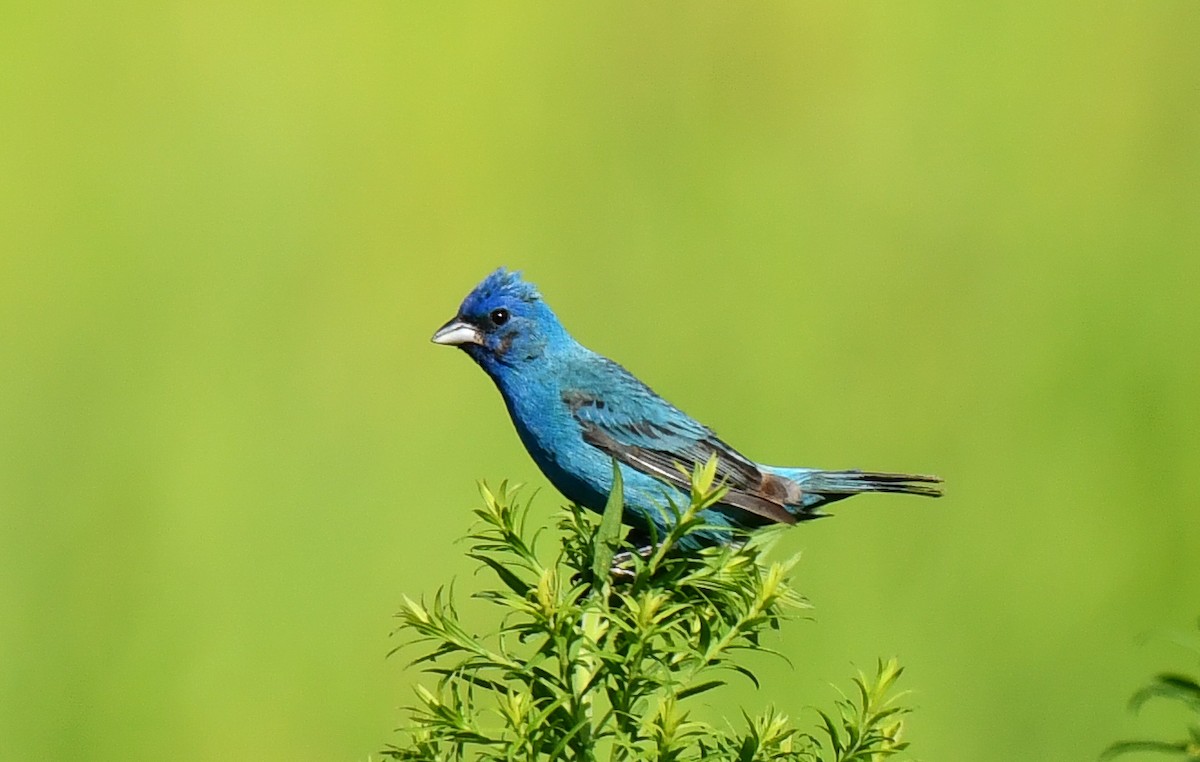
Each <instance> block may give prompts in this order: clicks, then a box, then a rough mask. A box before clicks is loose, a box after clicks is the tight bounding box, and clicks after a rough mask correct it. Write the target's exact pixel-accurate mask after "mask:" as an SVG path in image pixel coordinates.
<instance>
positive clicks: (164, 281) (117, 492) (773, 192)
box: [0, 0, 1200, 762]
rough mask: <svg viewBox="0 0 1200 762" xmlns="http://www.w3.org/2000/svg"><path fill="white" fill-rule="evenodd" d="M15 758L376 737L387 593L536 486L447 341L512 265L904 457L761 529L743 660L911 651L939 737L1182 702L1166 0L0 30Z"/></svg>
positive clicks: (780, 403) (641, 340)
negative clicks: (505, 496) (755, 619)
mask: <svg viewBox="0 0 1200 762" xmlns="http://www.w3.org/2000/svg"><path fill="white" fill-rule="evenodd" d="M0 20H2V23H0V115H2V118H0V247H2V249H0V758H3V759H6V760H7V759H12V760H34V759H65V758H68V757H73V758H81V759H98V760H100V759H103V760H140V759H158V758H163V757H169V758H172V759H179V760H214V759H289V758H290V759H313V760H334V759H344V760H365V759H367V758H368V757H369V756H371V755H373V754H377V752H378V750H379V749H380V748H382V746H383V745H384V744H386V743H388V742H389V741H393V740H394V736H393V734H392V729H393V728H394V727H395V726H396V725H398V724H399V722H400V717H401V715H400V712H399V709H398V707H400V706H401V705H403V704H406V703H408V701H409V699H410V696H411V685H412V681H413V676H412V675H411V674H409V673H408V672H407V671H406V669H405V665H404V661H403V660H401V659H388V658H385V655H386V653H387V652H388V650H389V648H391V647H392V645H394V643H393V642H392V641H390V640H389V631H390V630H391V628H392V626H393V622H392V620H391V615H392V613H393V612H394V611H395V610H396V609H397V607H398V603H399V601H400V598H401V595H402V594H404V593H408V594H411V595H417V594H420V593H422V592H426V593H427V592H430V591H432V590H434V589H435V588H436V587H437V586H439V585H442V584H444V583H446V582H448V581H449V580H450V579H452V578H457V579H458V588H459V590H460V591H462V592H467V591H469V590H471V589H474V588H477V587H479V586H482V585H483V584H485V582H486V580H485V579H483V578H481V577H473V576H471V572H470V569H471V566H470V565H469V564H467V563H466V562H465V561H464V559H463V557H462V553H463V546H462V545H461V544H456V542H455V541H456V539H457V538H459V537H461V536H462V535H463V534H464V532H465V530H466V529H467V528H468V526H469V525H470V524H471V517H470V509H471V508H472V507H473V506H474V505H475V504H476V500H477V495H476V487H475V482H476V480H477V479H484V478H486V479H489V480H499V479H502V478H508V479H512V480H515V481H520V482H525V483H527V484H528V485H530V488H531V489H533V488H541V489H540V491H539V492H538V495H537V497H536V499H535V512H536V515H537V516H539V517H541V518H542V519H544V520H547V521H548V520H550V517H551V516H552V514H553V511H554V509H555V507H556V505H557V504H558V502H559V501H558V497H557V495H556V494H555V493H554V492H553V490H552V489H550V488H549V487H548V486H547V485H546V483H545V481H544V480H543V478H542V477H541V476H540V474H538V473H537V471H536V469H535V468H534V466H533V465H532V463H531V462H530V460H529V459H528V457H527V456H526V455H525V453H524V452H523V450H522V449H521V447H520V445H519V443H518V441H517V439H516V436H515V435H514V433H513V431H512V429H511V426H510V424H509V421H508V419H507V416H506V415H505V413H504V410H503V406H502V405H501V402H500V400H499V397H498V395H497V394H496V392H495V391H494V390H493V389H492V388H491V385H490V383H489V381H488V380H487V379H486V377H485V376H484V375H483V374H482V373H481V372H479V371H478V370H477V369H476V368H475V367H474V366H473V365H472V364H471V363H470V362H469V361H468V359H467V358H466V357H465V356H463V355H462V354H461V353H459V352H455V351H451V350H447V349H444V348H440V347H435V346H432V345H430V344H429V343H428V339H429V335H430V334H431V332H432V331H433V329H434V328H436V327H437V326H438V325H440V324H441V323H442V322H443V321H444V320H445V319H447V318H449V317H450V316H451V315H452V314H453V313H454V311H455V309H456V307H457V305H458V302H459V300H460V299H461V298H462V297H463V296H464V295H465V293H466V292H467V291H468V290H469V289H470V288H471V287H472V286H473V285H474V283H475V282H476V281H478V280H479V279H480V278H482V277H483V276H484V275H485V274H486V273H487V272H489V271H490V270H491V269H493V268H494V267H496V266H498V265H501V264H505V265H509V266H512V267H518V268H523V269H524V270H525V272H526V273H527V275H528V276H529V277H530V278H531V279H533V280H534V281H535V282H536V283H537V284H538V285H539V286H540V287H541V289H542V290H543V292H544V293H545V294H546V295H547V297H548V298H549V300H550V301H551V302H552V304H553V305H554V307H555V308H556V309H557V311H558V312H559V314H560V316H561V317H562V318H563V319H564V321H565V322H566V323H567V324H568V326H569V327H570V328H571V329H572V331H573V332H574V333H575V334H576V335H577V336H578V337H579V338H580V339H581V340H582V341H583V342H584V343H586V344H588V345H589V346H591V347H593V348H595V349H597V350H599V351H601V352H604V353H606V354H609V355H610V356H613V357H615V358H617V359H618V360H619V361H621V362H622V363H623V364H625V365H626V366H628V367H629V368H631V369H633V370H634V372H636V373H637V374H639V375H640V376H641V377H642V378H644V379H645V380H647V381H648V382H649V383H651V384H652V385H653V386H655V387H656V388H657V389H658V390H659V391H660V392H662V393H664V394H665V395H666V396H668V397H669V398H670V399H672V400H673V401H674V402H676V403H677V404H678V405H680V406H681V407H683V408H684V409H686V410H688V411H689V412H691V413H693V414H694V415H696V416H697V417H699V418H701V419H703V420H705V421H706V422H707V423H709V424H710V425H711V426H713V427H714V428H716V429H717V430H718V431H719V432H720V433H721V434H722V435H723V436H724V437H725V438H726V439H728V440H729V441H731V442H733V443H735V444H736V445H738V446H739V447H740V448H741V449H743V450H745V451H746V452H747V453H748V454H750V455H751V456H754V457H757V458H759V459H761V460H764V461H767V462H771V463H788V464H797V465H822V466H828V467H852V466H862V467H868V468H878V469H895V470H914V471H930V472H937V473H940V474H942V475H943V476H944V477H946V479H947V485H948V493H949V495H948V497H947V498H945V499H944V500H942V501H940V502H937V503H935V502H932V501H922V500H917V499H905V498H895V497H864V498H858V499H856V500H854V501H852V502H850V503H845V504H843V506H844V507H842V508H841V509H840V510H839V511H838V513H839V515H838V516H837V517H836V518H833V519H829V520H826V521H821V522H817V523H816V524H811V525H807V526H804V527H801V528H798V529H796V530H794V531H793V532H791V533H789V534H788V535H787V537H786V538H785V539H784V540H783V541H782V543H781V547H780V548H779V549H778V551H777V552H778V553H779V554H780V555H783V554H788V553H793V552H797V551H802V552H803V553H804V560H803V561H802V563H801V566H800V569H799V587H800V588H801V589H802V590H803V591H804V592H805V593H806V594H807V595H808V596H809V597H810V599H811V600H812V602H813V604H814V605H815V609H814V611H813V612H812V613H813V619H812V620H806V621H799V622H796V623H794V624H793V625H791V626H790V627H787V628H785V630H784V632H783V633H782V635H781V636H780V639H779V641H778V643H777V644H776V645H777V646H778V647H779V649H780V650H782V651H784V652H785V653H786V654H788V655H789V657H790V658H791V661H792V663H793V666H791V667H789V666H787V665H785V664H783V663H781V662H764V664H763V666H764V668H765V670H766V673H767V674H766V675H765V679H764V682H763V687H762V689H761V690H759V691H755V690H754V689H753V688H752V687H750V686H748V685H738V686H736V687H734V688H732V689H730V690H728V691H727V692H726V693H725V694H724V695H723V696H722V697H721V700H720V701H717V700H716V699H715V698H714V700H713V701H712V702H710V704H711V705H710V706H708V707H700V711H704V712H708V713H709V714H710V715H718V714H721V713H724V714H728V715H729V716H731V717H737V716H738V714H737V710H736V707H737V706H738V705H744V706H746V707H748V708H757V707H760V706H762V705H764V704H766V703H774V704H775V705H777V706H779V707H780V708H782V709H783V710H785V711H789V712H792V713H797V714H800V715H801V716H802V717H803V718H805V720H806V721H807V720H811V719H812V715H810V714H804V710H803V707H805V706H807V705H814V704H815V705H820V706H828V705H829V704H830V703H831V701H832V699H833V698H834V696H835V693H834V691H833V689H832V688H831V687H830V685H829V684H830V683H831V682H838V683H842V684H844V681H845V678H846V677H848V675H849V674H851V672H852V671H853V668H854V666H856V665H857V666H862V667H867V668H869V667H870V666H871V665H873V663H874V660H875V658H876V657H878V656H890V655H892V654H896V655H898V656H899V657H900V658H901V659H902V660H903V662H904V663H905V664H906V665H907V667H908V671H907V673H906V676H905V681H906V682H907V686H908V687H909V688H910V689H912V690H913V691H914V693H913V695H912V697H911V701H912V702H913V704H914V705H915V706H916V707H917V712H916V714H915V715H914V716H913V717H912V718H911V721H910V723H909V737H910V739H911V740H912V741H913V744H914V745H913V751H914V752H915V753H916V754H917V755H918V756H919V757H920V758H921V759H924V760H951V759H955V760H974V761H977V762H989V761H993V760H994V761H996V762H1000V761H1001V760H1004V761H1007V760H1012V759H1028V760H1091V759H1094V758H1095V755H1096V754H1097V753H1098V752H1099V751H1100V750H1101V749H1102V748H1103V747H1104V746H1105V745H1107V744H1108V743H1109V742H1110V741H1113V740H1115V739H1118V738H1122V737H1128V736H1132V735H1138V734H1141V733H1143V732H1146V733H1150V732H1154V731H1155V730H1156V729H1159V728H1160V727H1161V728H1167V727H1172V726H1173V725H1174V724H1175V721H1176V720H1177V719H1178V718H1177V717H1172V716H1169V715H1159V714H1157V713H1155V712H1150V716H1147V717H1144V718H1142V719H1136V718H1133V717H1131V716H1129V715H1128V714H1127V713H1126V710H1125V707H1124V705H1125V701H1126V699H1127V698H1128V696H1129V694H1130V693H1131V692H1132V691H1133V690H1134V689H1135V688H1136V687H1137V686H1138V685H1139V684H1140V683H1141V682H1142V681H1143V679H1145V678H1146V677H1148V676H1149V674H1150V673H1151V672H1152V671H1153V670H1155V669H1159V668H1165V667H1170V666H1175V667H1188V666H1192V665H1189V664H1188V663H1187V660H1186V658H1184V657H1183V656H1182V654H1181V653H1180V652H1178V651H1176V650H1175V649H1174V647H1173V646H1171V645H1170V644H1169V643H1168V642H1167V641H1168V638H1167V636H1166V633H1170V632H1175V631H1180V630H1186V629H1188V628H1189V627H1191V624H1192V622H1193V621H1194V618H1195V616H1196V615H1197V614H1198V613H1200V596H1198V595H1197V591H1198V590H1200V568H1198V565H1197V552H1196V550H1197V548H1200V518H1198V516H1200V514H1198V511H1200V487H1198V485H1200V349H1198V347H1200V297H1198V296H1197V294H1198V293H1200V285H1198V284H1200V44H1197V40H1200V6H1198V5H1197V4H1195V3H1194V2H1182V1H1180V2H1155V3H1116V2H1101V3H1087V4H1083V3H1078V4H1066V3H1044V4H1038V5H1029V4H1026V5H1021V6H1017V5H1011V6H1003V5H1001V6H989V5H974V4H962V3H950V2H944V3H922V4H915V3H873V4H843V3H811V4H810V3H803V4H801V3H785V2H779V3H755V4H745V5H743V4H735V3H709V2H704V3H654V4H641V3H615V4H611V3H610V4H600V5H592V6H586V7H584V6H579V5H553V6H551V5H548V4H541V5H512V4H502V5H499V4H498V5H491V6H488V5H477V6H473V7H463V6H459V5H455V4H418V3H393V2H350V3H342V4H327V3H305V2H301V3H279V2H256V1H253V0H252V1H251V2H223V1H218V2H208V3H149V2H117V3H104V4H80V3H74V4H71V3H58V2H47V3H33V4H25V5H23V6H20V7H18V6H15V5H11V4H10V5H8V6H6V7H5V9H4V10H3V11H0Z"/></svg>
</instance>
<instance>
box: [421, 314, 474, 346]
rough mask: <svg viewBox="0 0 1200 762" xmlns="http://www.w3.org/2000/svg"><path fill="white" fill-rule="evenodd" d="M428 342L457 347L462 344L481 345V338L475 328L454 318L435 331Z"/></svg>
mask: <svg viewBox="0 0 1200 762" xmlns="http://www.w3.org/2000/svg"><path fill="white" fill-rule="evenodd" d="M430 341H432V342H433V343H434V344H445V345H447V346H451V347H457V346H460V345H462V344H482V343H483V336H482V335H480V333H479V329H478V328H476V327H475V326H473V325H471V324H470V323H464V322H463V321H461V320H459V319H458V318H454V319H453V320H451V321H450V322H449V323H446V324H445V325H444V326H442V327H441V328H439V329H437V333H435V334H433V338H431V339H430Z"/></svg>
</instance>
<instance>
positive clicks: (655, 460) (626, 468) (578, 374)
mask: <svg viewBox="0 0 1200 762" xmlns="http://www.w3.org/2000/svg"><path fill="white" fill-rule="evenodd" d="M432 340H433V342H434V343H436V344H445V345H448V346H456V347H459V348H460V349H462V350H463V351H465V352H466V353H467V354H468V355H470V357H471V359H472V360H474V361H475V362H476V363H478V364H479V366H480V367H481V368H483V370H484V371H485V372H486V373H487V374H488V376H490V377H491V379H492V381H494V382H495V384H496V387H497V388H498V389H499V390H500V395H501V396H502V397H503V398H504V404H505V405H506V406H507V407H508V413H509V416H511V418H512V422H513V425H514V426H515V427H516V429H517V434H518V435H519V436H520V438H521V442H522V443H523V444H524V445H525V449H526V450H528V451H529V454H530V456H532V457H533V460H534V462H535V463H537V465H538V468H540V469H541V470H542V473H543V474H545V475H546V478H547V479H549V480H550V483H551V484H553V485H554V486H555V488H557V489H558V491H559V492H561V493H562V494H563V495H565V496H566V497H567V499H568V500H571V501H572V502H574V503H576V504H578V505H582V506H584V507H586V508H590V509H592V510H594V511H603V510H604V506H605V503H606V502H607V499H608V494H609V491H610V490H611V489H612V481H613V478H612V462H613V459H614V458H615V459H616V461H617V463H618V464H619V467H620V469H621V477H622V481H623V483H624V498H625V510H624V515H623V519H624V521H625V523H626V524H629V525H630V526H632V527H633V529H634V532H635V539H636V540H637V541H638V542H641V543H642V544H646V541H647V540H649V539H650V538H651V537H653V536H662V535H663V534H664V533H665V531H666V529H667V528H668V526H669V522H670V521H671V520H672V517H671V513H670V512H669V511H666V510H664V506H665V505H667V501H668V500H672V501H674V503H675V504H676V505H686V504H687V494H688V489H689V480H688V477H687V476H686V475H685V474H684V473H683V472H682V471H681V470H680V466H683V467H684V468H686V469H688V470H690V469H691V468H692V467H693V465H694V464H697V463H700V464H703V463H705V462H706V461H708V459H709V458H710V457H712V456H715V457H716V459H717V478H718V480H720V481H722V482H723V483H724V484H725V485H726V486H727V487H728V492H727V494H726V495H725V497H724V498H723V500H722V502H721V503H720V504H718V505H716V506H713V507H712V508H710V509H708V510H707V511H706V512H705V514H704V515H703V518H704V519H705V520H706V521H707V522H708V523H709V524H710V525H711V526H712V527H713V529H711V530H706V531H703V532H698V533H692V534H689V535H688V536H687V537H685V544H687V545H688V546H689V547H691V548H696V547H700V546H703V545H707V544H714V543H720V542H728V541H729V532H728V531H727V530H725V529H724V528H738V529H751V528H755V527H759V526H763V525H766V524H771V523H783V524H795V523H797V522H799V521H805V520H808V519H813V518H817V517H819V516H824V515H826V514H824V513H823V512H822V510H821V509H822V508H823V507H824V506H826V505H828V504H829V503H832V502H834V501H835V500H841V499H843V498H846V497H849V496H851V495H856V494H858V493H860V492H901V493H907V494H912V495H926V496H929V497H939V496H940V495H941V494H942V493H941V490H940V489H938V488H937V487H935V486H933V485H934V484H936V483H938V482H940V481H941V479H939V478H938V477H936V476H920V475H916V474H891V473H879V472H867V471H825V470H821V469H815V468H780V467H777V466H767V465H763V464H761V463H756V462H754V461H752V460H750V459H749V458H747V457H746V456H744V455H742V454H741V453H739V452H738V451H737V450H735V449H733V448H732V447H730V446H729V445H728V444H726V443H725V442H723V441H722V440H721V439H720V438H718V437H717V435H716V434H714V433H713V432H712V430H711V429H709V428H708V427H706V426H704V425H703V424H701V423H699V422H698V421H696V420H695V419H693V418H691V417H690V416H688V415H687V414H686V413H684V412H683V411H681V410H679V409H678V408H677V407H675V406H674V405H672V404H671V403H669V402H667V401H666V400H664V399H663V398H662V397H660V396H658V395H657V394H655V393H654V391H653V390H651V389H650V387H648V386H646V385H645V384H644V383H642V382H641V381H639V380H638V379H637V378H635V377H634V376H633V375H632V374H631V373H630V372H629V371H627V370H625V369H624V368H623V367H621V366H620V365H618V364H617V363H615V362H613V361H612V360H609V359H608V358H606V357H603V356H601V355H599V354H596V353H595V352H593V351H591V350H590V349H587V348H586V347H584V346H583V345H582V344H580V343H579V342H577V341H576V340H575V339H574V338H572V337H571V335H570V334H569V333H567V331H566V329H565V328H563V326H562V323H560V322H559V321H558V318H557V317H556V316H555V314H554V312H553V311H551V309H550V307H549V306H548V305H547V304H546V303H545V302H544V301H542V297H541V294H539V293H538V291H537V289H536V288H535V287H534V286H533V285H532V284H531V283H529V282H527V281H525V280H523V279H522V278H521V276H520V273H517V272H510V271H508V270H505V269H503V268H501V269H499V270H497V271H495V272H494V273H492V274H491V275H489V276H488V277H487V278H485V279H484V280H483V282H482V283H480V284H479V285H478V286H476V287H475V290H473V291H472V292H471V293H470V294H468V295H467V298H466V299H465V300H463V303H462V305H461V306H460V307H459V308H458V314H457V315H455V316H454V318H453V319H452V320H450V321H449V322H447V323H446V324H445V325H443V326H442V327H441V328H439V329H438V331H437V333H435V334H434V335H433V339H432Z"/></svg>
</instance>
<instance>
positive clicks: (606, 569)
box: [592, 458, 625, 582]
mask: <svg viewBox="0 0 1200 762" xmlns="http://www.w3.org/2000/svg"><path fill="white" fill-rule="evenodd" d="M612 467H613V484H612V491H611V492H609V494H608V503H606V504H605V506H604V514H603V515H602V516H601V517H600V528H599V529H597V530H596V540H595V543H596V545H595V550H594V551H593V555H592V577H593V579H595V580H596V581H597V582H599V581H600V580H607V579H608V578H609V575H611V574H612V560H613V556H614V555H615V554H616V552H617V546H618V545H619V543H620V542H621V514H622V513H623V512H624V511H625V487H624V485H623V484H622V483H621V468H620V466H618V465H617V459H616V458H613V462H612Z"/></svg>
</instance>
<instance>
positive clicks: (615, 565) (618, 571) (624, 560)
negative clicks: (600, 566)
mask: <svg viewBox="0 0 1200 762" xmlns="http://www.w3.org/2000/svg"><path fill="white" fill-rule="evenodd" d="M653 552H654V546H653V545H646V546H643V547H640V548H638V549H637V550H623V551H621V552H620V553H617V554H616V555H615V556H613V559H612V570H611V573H612V575H613V576H614V577H617V578H619V579H633V578H634V577H635V576H636V574H635V573H634V571H633V569H628V568H625V565H626V564H628V563H629V562H630V561H632V560H633V555H634V554H635V553H636V554H637V555H639V556H641V557H642V559H643V560H644V559H647V558H649V557H650V555H651V554H652V553H653Z"/></svg>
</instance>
